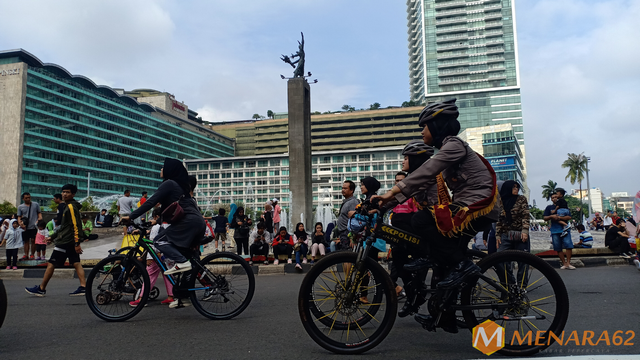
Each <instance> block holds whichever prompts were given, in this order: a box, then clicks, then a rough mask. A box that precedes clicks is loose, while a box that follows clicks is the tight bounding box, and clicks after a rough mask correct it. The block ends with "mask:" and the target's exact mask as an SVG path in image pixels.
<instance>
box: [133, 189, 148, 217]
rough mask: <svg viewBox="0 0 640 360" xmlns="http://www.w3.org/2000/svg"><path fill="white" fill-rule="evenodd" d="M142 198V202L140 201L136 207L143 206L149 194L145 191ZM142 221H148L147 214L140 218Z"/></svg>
mask: <svg viewBox="0 0 640 360" xmlns="http://www.w3.org/2000/svg"><path fill="white" fill-rule="evenodd" d="M141 195H142V196H140V200H138V204H136V207H140V206H142V205H143V204H144V203H145V202H146V201H147V197H148V195H147V192H146V191H143V192H142V194H141ZM140 218H141V219H142V221H146V214H145V215H143V216H141V217H140Z"/></svg>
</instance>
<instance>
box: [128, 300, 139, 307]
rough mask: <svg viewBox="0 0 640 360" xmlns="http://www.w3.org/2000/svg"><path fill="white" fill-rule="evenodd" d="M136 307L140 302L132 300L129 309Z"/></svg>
mask: <svg viewBox="0 0 640 360" xmlns="http://www.w3.org/2000/svg"><path fill="white" fill-rule="evenodd" d="M138 305H140V300H134V301H130V302H129V306H131V307H137V306H138Z"/></svg>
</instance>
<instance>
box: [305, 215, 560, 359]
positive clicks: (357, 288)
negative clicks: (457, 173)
mask: <svg viewBox="0 0 640 360" xmlns="http://www.w3.org/2000/svg"><path fill="white" fill-rule="evenodd" d="M373 209H374V206H373V205H372V204H370V203H363V205H362V206H361V207H360V209H359V210H358V214H359V216H361V217H363V218H365V219H367V225H366V226H365V230H364V233H365V236H364V237H363V238H362V240H360V241H361V242H362V243H364V244H366V246H356V249H357V251H356V252H338V253H334V254H330V255H328V256H326V257H324V258H323V259H321V260H320V261H318V262H317V263H316V264H315V265H314V266H313V267H312V268H311V270H310V271H309V272H308V273H307V275H306V276H305V278H304V280H303V282H302V285H301V287H300V292H299V294H298V311H299V314H300V319H301V320H302V324H303V326H304V328H305V330H306V331H307V333H308V334H309V336H311V338H312V339H313V340H314V341H315V342H316V343H318V344H319V345H320V346H322V347H323V348H325V349H327V350H329V351H332V352H335V353H339V354H359V353H362V352H365V351H367V350H370V349H372V348H374V347H376V346H377V345H378V344H380V343H381V342H382V341H383V340H384V338H385V337H386V336H387V335H388V334H389V332H390V331H391V328H392V327H393V324H394V322H395V319H396V313H397V308H398V300H397V296H396V292H395V286H394V285H393V283H392V281H391V278H390V276H389V274H388V273H387V272H386V271H385V270H384V268H382V266H381V265H380V264H378V263H377V262H376V261H374V260H373V259H371V258H370V257H369V256H368V251H369V249H371V248H372V246H371V245H372V244H373V243H374V242H375V240H376V239H378V238H380V239H384V240H385V241H386V242H388V243H405V244H407V245H408V246H415V245H416V244H418V243H419V242H421V241H423V239H421V238H419V237H418V236H415V235H413V234H410V233H407V232H405V231H403V230H401V229H398V228H394V227H392V226H389V225H385V224H383V223H382V216H380V215H379V213H377V212H374V213H369V211H370V210H373ZM356 240H357V239H356ZM473 254H474V253H471V254H468V256H473ZM476 256H478V255H477V254H476ZM477 265H478V266H479V267H480V269H481V272H480V274H476V275H472V276H469V277H467V278H465V279H463V283H462V284H461V285H460V286H459V287H458V288H454V289H438V288H437V283H438V282H439V281H440V279H444V278H445V277H446V276H447V275H448V273H449V272H450V271H451V269H447V268H442V267H438V266H433V267H431V268H427V269H423V270H421V271H418V272H415V273H413V274H412V276H413V278H414V280H412V281H411V282H410V283H409V284H405V289H407V287H412V288H411V289H407V290H408V291H407V294H409V291H411V292H413V293H414V294H417V296H415V297H413V298H412V299H409V297H408V298H407V301H411V302H412V305H413V306H414V308H415V309H418V308H419V307H420V306H421V305H423V304H426V305H427V306H426V310H427V311H428V313H429V314H430V315H431V316H433V318H434V319H438V318H439V316H441V315H442V313H443V312H444V311H455V312H456V314H457V315H458V323H461V322H464V324H459V325H458V327H461V328H468V329H469V330H472V329H473V328H474V327H475V326H477V325H478V324H480V323H482V322H484V321H486V320H492V321H495V322H496V323H497V324H498V325H500V326H502V327H504V328H505V336H506V337H505V346H504V347H503V348H502V349H501V350H500V351H499V352H500V353H501V354H504V355H510V356H513V355H531V354H535V353H537V352H539V351H541V350H543V349H545V348H547V347H548V346H550V345H551V344H553V342H554V341H555V339H554V337H553V336H550V332H553V334H554V335H556V334H560V333H562V330H563V329H564V326H565V324H566V321H567V318H568V315H569V298H568V295H567V290H566V288H565V286H564V283H563V281H562V279H561V278H560V276H559V275H558V273H557V272H556V271H555V270H554V269H553V268H552V267H551V266H550V265H549V264H547V262H545V261H544V260H542V259H540V258H539V257H537V256H535V255H532V254H529V253H526V252H522V251H502V252H498V253H494V254H491V255H488V256H486V257H484V258H482V259H481V260H479V261H478V262H477ZM429 270H432V271H429ZM418 319H419V318H416V320H418ZM423 327H425V329H427V330H430V331H434V330H435V326H425V325H423ZM529 331H531V332H532V333H533V336H534V337H535V336H537V335H538V334H540V335H541V336H539V337H538V339H540V340H539V341H538V342H527V341H526V340H524V341H521V340H522V339H526V338H527V333H529ZM538 331H540V332H541V333H538ZM514 339H515V340H514ZM518 339H520V341H519V340H518ZM536 344H542V345H536Z"/></svg>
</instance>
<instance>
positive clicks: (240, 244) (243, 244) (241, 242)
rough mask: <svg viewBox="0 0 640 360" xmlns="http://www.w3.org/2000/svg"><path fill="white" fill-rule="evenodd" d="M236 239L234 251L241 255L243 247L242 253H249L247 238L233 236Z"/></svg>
mask: <svg viewBox="0 0 640 360" xmlns="http://www.w3.org/2000/svg"><path fill="white" fill-rule="evenodd" d="M234 240H235V241H236V252H237V253H238V255H242V250H243V249H244V255H249V238H234Z"/></svg>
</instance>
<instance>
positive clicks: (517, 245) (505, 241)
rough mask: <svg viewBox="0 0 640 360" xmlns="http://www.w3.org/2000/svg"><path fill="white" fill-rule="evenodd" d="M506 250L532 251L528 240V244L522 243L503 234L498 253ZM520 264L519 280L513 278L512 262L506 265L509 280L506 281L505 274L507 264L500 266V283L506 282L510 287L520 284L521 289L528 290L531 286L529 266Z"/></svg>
mask: <svg viewBox="0 0 640 360" xmlns="http://www.w3.org/2000/svg"><path fill="white" fill-rule="evenodd" d="M505 250H520V251H524V252H530V251H531V241H530V240H527V241H526V242H522V240H521V239H517V238H511V239H510V237H509V234H502V236H501V237H500V246H499V247H498V252H500V251H505ZM517 264H518V274H517V278H514V277H513V264H512V263H511V262H509V263H507V264H506V274H507V278H506V279H504V274H505V264H502V263H501V264H498V265H497V268H498V271H497V272H498V277H499V278H500V281H502V282H505V280H506V283H507V284H509V285H513V284H518V285H519V286H521V287H524V288H526V287H527V286H528V285H529V279H528V274H529V273H528V265H524V264H522V263H517Z"/></svg>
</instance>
